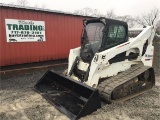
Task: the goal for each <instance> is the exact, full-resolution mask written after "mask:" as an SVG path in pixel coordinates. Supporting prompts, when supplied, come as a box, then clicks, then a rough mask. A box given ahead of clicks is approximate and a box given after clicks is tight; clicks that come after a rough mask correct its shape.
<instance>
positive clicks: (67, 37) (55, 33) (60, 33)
mask: <svg viewBox="0 0 160 120" xmlns="http://www.w3.org/2000/svg"><path fill="white" fill-rule="evenodd" d="M6 18H7V19H22V20H35V21H45V29H46V30H45V34H46V42H12V43H7V40H6V30H5V19H6ZM83 19H85V18H84V17H81V16H73V15H66V14H58V13H51V12H43V11H35V10H27V9H17V8H11V7H2V6H0V47H1V55H0V66H6V65H13V64H22V63H30V62H38V61H47V60H56V59H63V58H67V57H68V54H69V50H70V49H71V48H74V47H77V46H79V45H80V36H81V30H82V26H83V25H82V21H83Z"/></svg>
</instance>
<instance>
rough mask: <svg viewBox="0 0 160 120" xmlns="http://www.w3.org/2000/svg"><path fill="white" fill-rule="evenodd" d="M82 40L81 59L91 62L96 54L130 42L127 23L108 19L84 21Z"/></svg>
mask: <svg viewBox="0 0 160 120" xmlns="http://www.w3.org/2000/svg"><path fill="white" fill-rule="evenodd" d="M83 23H84V28H83V33H82V38H81V53H80V54H81V58H82V60H83V61H85V62H90V61H91V60H92V58H93V57H94V55H95V53H97V52H101V51H104V50H107V49H109V48H112V47H114V46H117V45H119V44H122V43H124V42H127V41H128V25H127V23H126V22H122V21H119V20H112V19H107V18H96V19H91V20H84V22H83Z"/></svg>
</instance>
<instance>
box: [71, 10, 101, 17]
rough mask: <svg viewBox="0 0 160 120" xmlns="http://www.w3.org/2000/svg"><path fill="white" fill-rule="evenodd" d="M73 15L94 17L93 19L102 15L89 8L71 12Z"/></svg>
mask: <svg viewBox="0 0 160 120" xmlns="http://www.w3.org/2000/svg"><path fill="white" fill-rule="evenodd" d="M73 13H74V14H75V15H84V16H94V17H101V16H102V14H100V12H99V11H98V10H97V9H91V8H83V9H81V10H76V11H74V12H73Z"/></svg>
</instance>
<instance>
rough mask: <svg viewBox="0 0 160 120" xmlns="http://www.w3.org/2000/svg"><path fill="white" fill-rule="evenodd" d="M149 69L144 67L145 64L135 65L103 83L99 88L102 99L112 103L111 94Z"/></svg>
mask: <svg viewBox="0 0 160 120" xmlns="http://www.w3.org/2000/svg"><path fill="white" fill-rule="evenodd" d="M149 68H150V67H149V66H144V65H143V64H138V65H134V66H133V67H131V68H130V69H128V70H126V71H124V72H121V73H119V74H118V75H116V76H113V77H111V78H108V79H106V80H104V81H102V82H101V83H100V84H99V85H98V87H97V89H98V90H99V94H100V97H101V98H102V99H104V100H105V101H106V102H108V103H112V100H111V94H112V91H113V90H114V89H115V88H116V87H118V86H120V85H122V84H124V83H125V82H128V81H129V80H132V79H133V78H135V77H137V76H138V75H140V74H141V73H143V72H144V71H146V70H147V69H149ZM133 95H134V94H133Z"/></svg>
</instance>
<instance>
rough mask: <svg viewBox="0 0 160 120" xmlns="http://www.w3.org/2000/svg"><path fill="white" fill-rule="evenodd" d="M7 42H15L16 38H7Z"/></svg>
mask: <svg viewBox="0 0 160 120" xmlns="http://www.w3.org/2000/svg"><path fill="white" fill-rule="evenodd" d="M9 42H17V40H16V39H9Z"/></svg>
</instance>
